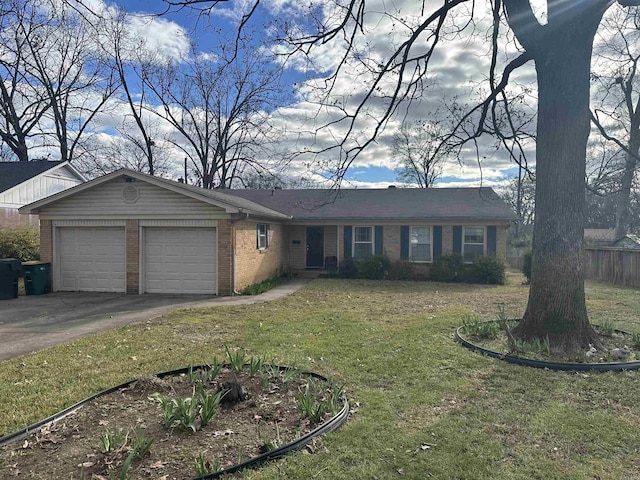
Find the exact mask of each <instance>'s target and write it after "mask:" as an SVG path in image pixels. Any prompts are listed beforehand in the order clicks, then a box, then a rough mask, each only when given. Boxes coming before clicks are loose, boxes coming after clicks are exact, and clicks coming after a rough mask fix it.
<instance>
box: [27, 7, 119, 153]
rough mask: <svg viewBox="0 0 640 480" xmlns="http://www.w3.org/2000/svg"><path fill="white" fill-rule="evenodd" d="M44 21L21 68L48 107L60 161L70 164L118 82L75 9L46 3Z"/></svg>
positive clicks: (29, 46)
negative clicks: (24, 64)
mask: <svg viewBox="0 0 640 480" xmlns="http://www.w3.org/2000/svg"><path fill="white" fill-rule="evenodd" d="M43 7H44V9H43V10H44V13H43V14H44V15H47V17H48V18H47V21H46V23H45V27H44V29H42V30H41V31H40V32H39V35H37V36H31V37H29V40H28V41H27V44H26V46H27V47H28V49H29V53H30V54H29V55H28V57H27V59H28V61H27V62H26V63H27V68H28V71H29V74H30V75H31V76H32V77H33V78H34V79H35V81H36V82H38V83H39V84H40V85H41V86H42V89H43V90H44V92H45V95H46V99H47V100H48V101H49V103H50V108H49V109H48V110H47V112H46V114H45V117H46V116H49V117H50V118H51V120H52V123H53V125H54V131H53V132H52V133H46V132H45V136H49V137H53V139H54V142H55V144H57V146H58V149H59V152H60V159H61V160H64V161H72V160H74V159H75V156H76V155H75V151H76V148H77V147H78V144H79V143H80V141H81V139H82V136H83V134H84V133H85V132H86V130H87V128H89V125H90V124H91V122H92V121H93V119H94V117H95V115H96V114H97V113H98V112H99V111H100V110H101V109H102V108H103V106H104V104H105V103H106V102H107V100H108V99H109V98H110V97H111V95H112V94H113V93H114V92H115V90H116V89H117V88H118V86H119V84H118V79H117V77H114V76H113V71H112V69H111V68H110V66H109V65H108V64H107V63H106V62H104V61H103V57H102V55H101V54H100V53H99V52H98V51H97V43H96V42H95V40H94V38H95V34H94V30H93V28H92V27H91V26H90V25H88V24H87V23H86V22H85V21H84V19H83V18H81V17H79V16H78V15H77V14H76V13H75V10H72V9H70V8H68V7H66V6H65V5H64V4H62V5H61V4H60V3H59V2H55V1H52V0H48V1H47V2H45V3H44V5H43Z"/></svg>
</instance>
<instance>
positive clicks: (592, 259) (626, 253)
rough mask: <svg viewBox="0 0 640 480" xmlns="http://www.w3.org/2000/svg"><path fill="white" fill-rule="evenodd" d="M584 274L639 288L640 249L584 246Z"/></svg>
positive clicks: (591, 277)
mask: <svg viewBox="0 0 640 480" xmlns="http://www.w3.org/2000/svg"><path fill="white" fill-rule="evenodd" d="M585 275H586V277H587V278H590V279H593V280H602V281H603V282H609V283H614V284H616V285H624V286H627V287H635V288H640V250H624V249H621V248H608V247H598V248H586V249H585Z"/></svg>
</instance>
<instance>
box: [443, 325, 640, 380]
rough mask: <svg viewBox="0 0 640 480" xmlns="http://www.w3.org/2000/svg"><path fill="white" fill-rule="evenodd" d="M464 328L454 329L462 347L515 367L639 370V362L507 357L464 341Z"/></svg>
mask: <svg viewBox="0 0 640 480" xmlns="http://www.w3.org/2000/svg"><path fill="white" fill-rule="evenodd" d="M490 321H494V320H490ZM463 327H464V326H461V327H458V328H457V329H456V335H455V339H456V341H458V342H460V344H462V346H463V347H466V348H468V349H470V350H473V351H476V352H479V353H481V354H482V355H486V356H487V357H491V358H497V359H498V360H504V361H505V362H508V363H513V364H515V365H522V366H525V367H532V368H546V369H548V370H556V371H565V372H566V371H574V372H623V371H625V370H637V369H639V368H640V361H635V362H609V363H563V362H547V361H545V360H534V359H532V358H525V357H519V356H517V355H507V354H504V353H500V352H496V351H495V350H489V349H487V348H484V347H481V346H479V345H476V344H475V343H472V342H470V341H469V340H467V339H465V338H464V337H463V336H462V335H461V334H460V330H461V329H462V328H463ZM616 332H619V333H627V332H624V331H622V330H616Z"/></svg>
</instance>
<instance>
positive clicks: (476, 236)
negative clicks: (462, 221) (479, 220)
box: [464, 227, 484, 243]
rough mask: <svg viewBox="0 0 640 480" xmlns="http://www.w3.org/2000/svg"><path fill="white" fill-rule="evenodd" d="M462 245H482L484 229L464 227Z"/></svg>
mask: <svg viewBox="0 0 640 480" xmlns="http://www.w3.org/2000/svg"><path fill="white" fill-rule="evenodd" d="M464 243H484V227H465V229H464Z"/></svg>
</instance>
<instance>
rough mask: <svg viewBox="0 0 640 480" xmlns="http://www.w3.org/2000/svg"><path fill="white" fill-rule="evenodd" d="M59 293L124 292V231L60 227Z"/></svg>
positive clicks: (111, 228) (119, 229) (118, 229)
mask: <svg viewBox="0 0 640 480" xmlns="http://www.w3.org/2000/svg"><path fill="white" fill-rule="evenodd" d="M58 239H59V242H58V252H59V257H58V258H59V275H58V278H59V283H58V286H57V289H58V290H63V291H72V292H124V291H125V289H126V270H125V258H126V253H125V252H126V249H125V234H124V228H113V227H109V228H106V227H105V228H98V227H96V228H75V227H63V228H60V233H59V237H58Z"/></svg>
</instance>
